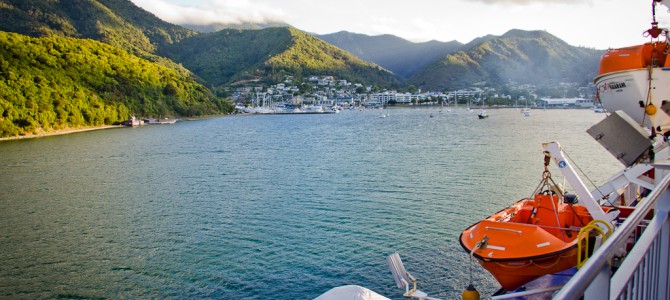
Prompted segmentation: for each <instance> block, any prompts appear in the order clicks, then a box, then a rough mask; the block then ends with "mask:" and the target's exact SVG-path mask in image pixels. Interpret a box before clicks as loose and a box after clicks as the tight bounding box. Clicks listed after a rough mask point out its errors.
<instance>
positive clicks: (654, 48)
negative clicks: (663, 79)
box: [598, 43, 670, 76]
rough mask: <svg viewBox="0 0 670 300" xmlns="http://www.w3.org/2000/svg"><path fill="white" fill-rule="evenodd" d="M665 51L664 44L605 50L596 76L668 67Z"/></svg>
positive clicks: (669, 62) (669, 61)
mask: <svg viewBox="0 0 670 300" xmlns="http://www.w3.org/2000/svg"><path fill="white" fill-rule="evenodd" d="M667 51H668V45H667V44H666V43H647V44H644V45H637V46H631V47H626V48H619V49H610V50H607V52H605V53H603V55H602V57H601V58H600V68H599V69H598V76H600V75H603V74H608V73H612V72H618V71H629V70H635V69H644V68H648V67H668V65H667V64H670V60H667V59H666V57H667V53H666V52H667Z"/></svg>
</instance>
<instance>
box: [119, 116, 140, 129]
mask: <svg viewBox="0 0 670 300" xmlns="http://www.w3.org/2000/svg"><path fill="white" fill-rule="evenodd" d="M121 124H123V125H125V126H129V127H136V126H142V125H144V120H140V119H138V118H135V116H132V117H130V118H128V120H125V121H123V122H122V123H121Z"/></svg>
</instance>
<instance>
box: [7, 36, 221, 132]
mask: <svg viewBox="0 0 670 300" xmlns="http://www.w3.org/2000/svg"><path fill="white" fill-rule="evenodd" d="M231 110H232V106H231V104H230V103H228V102H227V101H225V100H223V99H217V98H216V97H215V96H214V95H213V94H212V93H211V91H210V90H208V89H207V88H206V87H204V86H203V85H201V84H199V83H197V82H196V81H195V80H194V79H193V78H191V75H190V74H189V73H188V72H187V71H185V70H182V71H180V70H177V69H174V68H169V67H166V66H163V65H161V64H157V63H153V62H150V61H148V60H145V59H142V58H139V57H137V56H135V55H132V54H130V53H129V52H127V51H126V50H123V49H120V48H118V47H115V46H111V45H108V44H105V43H101V42H97V41H94V40H89V39H76V38H68V37H57V36H51V37H42V38H34V37H28V36H24V35H20V34H16V33H7V32H0V136H2V137H6V136H15V135H25V134H31V133H36V132H40V131H48V130H51V129H62V128H72V127H80V126H99V125H103V124H116V123H119V122H121V121H123V120H125V119H127V118H128V117H130V116H131V115H138V116H154V117H160V116H163V117H166V116H175V115H178V116H200V115H205V114H214V113H221V112H229V111H231Z"/></svg>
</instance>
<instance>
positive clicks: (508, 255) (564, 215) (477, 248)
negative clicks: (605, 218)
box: [459, 193, 593, 291]
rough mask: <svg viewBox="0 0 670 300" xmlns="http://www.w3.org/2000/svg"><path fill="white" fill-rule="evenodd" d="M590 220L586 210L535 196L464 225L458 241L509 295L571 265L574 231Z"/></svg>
mask: <svg viewBox="0 0 670 300" xmlns="http://www.w3.org/2000/svg"><path fill="white" fill-rule="evenodd" d="M592 220H593V218H592V217H591V216H590V214H589V213H588V210H587V209H586V207H584V206H582V205H576V204H570V203H563V201H559V197H558V196H557V195H550V194H549V193H540V194H537V195H535V197H534V199H522V200H520V201H518V202H516V203H515V204H513V205H511V206H509V207H507V208H505V209H503V210H501V211H499V212H497V213H495V214H493V215H491V216H489V217H488V218H486V219H484V220H482V221H480V222H478V223H476V224H474V225H472V226H470V227H468V228H467V229H465V230H464V231H463V233H461V236H460V237H459V240H460V243H461V246H462V247H463V249H465V251H467V252H468V253H470V254H471V255H472V256H473V257H474V258H475V259H476V260H477V261H478V262H479V264H480V265H482V267H483V268H484V269H486V270H487V271H489V272H490V273H491V274H492V275H493V276H494V277H495V278H496V280H498V282H499V283H500V285H501V286H502V287H503V288H504V289H505V290H508V291H511V290H514V289H517V288H519V287H521V286H523V285H524V284H525V283H527V282H529V281H531V280H533V279H535V278H537V277H540V276H542V275H546V274H553V273H557V272H560V271H563V270H566V269H569V268H572V267H574V266H576V265H577V256H578V245H577V244H578V240H577V236H578V233H579V230H580V229H581V228H583V227H585V226H587V225H588V224H589V223H590V222H591V221H592ZM582 254H584V253H582Z"/></svg>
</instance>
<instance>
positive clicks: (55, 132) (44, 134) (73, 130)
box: [0, 125, 125, 141]
mask: <svg viewBox="0 0 670 300" xmlns="http://www.w3.org/2000/svg"><path fill="white" fill-rule="evenodd" d="M123 127H125V126H122V125H104V126H95V127H83V128H66V129H58V130H50V131H45V132H41V133H38V134H30V135H20V136H11V137H3V138H0V141H11V140H21V139H31V138H40V137H47V136H54V135H63V134H70V133H77V132H85V131H92V130H102V129H111V128H123Z"/></svg>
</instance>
